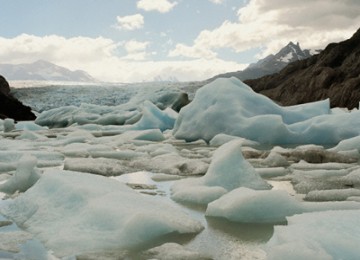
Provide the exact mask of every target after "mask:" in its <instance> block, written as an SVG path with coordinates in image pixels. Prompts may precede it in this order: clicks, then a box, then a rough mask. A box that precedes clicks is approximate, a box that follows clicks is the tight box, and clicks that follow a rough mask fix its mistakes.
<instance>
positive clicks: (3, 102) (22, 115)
mask: <svg viewBox="0 0 360 260" xmlns="http://www.w3.org/2000/svg"><path fill="white" fill-rule="evenodd" d="M0 118H2V119H4V118H13V119H15V120H17V121H25V120H35V118H36V117H35V115H34V114H33V113H32V112H31V108H30V107H28V106H24V105H23V104H22V103H21V102H20V101H18V100H17V99H15V98H14V97H13V96H12V95H11V94H10V86H9V83H8V82H7V81H6V79H5V78H4V77H3V76H1V75H0Z"/></svg>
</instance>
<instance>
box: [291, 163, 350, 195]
mask: <svg viewBox="0 0 360 260" xmlns="http://www.w3.org/2000/svg"><path fill="white" fill-rule="evenodd" d="M350 171H351V169H334V170H331V169H329V170H327V169H325V170H322V169H308V170H295V171H293V172H292V174H291V175H289V177H290V179H291V181H292V183H293V185H294V189H295V190H296V191H297V192H298V193H303V194H306V193H308V192H310V191H315V190H329V189H345V188H348V187H349V186H347V185H346V181H344V180H343V178H344V176H346V175H348V174H349V172H350Z"/></svg>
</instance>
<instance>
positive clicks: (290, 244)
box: [266, 210, 360, 260]
mask: <svg viewBox="0 0 360 260" xmlns="http://www.w3.org/2000/svg"><path fill="white" fill-rule="evenodd" d="M359 214H360V210H348V211H326V212H314V213H306V214H301V215H296V216H292V217H289V218H287V221H288V225H287V226H275V229H274V235H273V236H272V238H271V239H270V241H269V242H268V243H267V247H266V248H267V249H266V250H267V259H274V260H275V259H276V260H278V259H329V260H330V259H358V258H359V255H360V248H359V244H360V237H359V234H360V218H359Z"/></svg>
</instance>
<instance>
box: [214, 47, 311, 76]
mask: <svg viewBox="0 0 360 260" xmlns="http://www.w3.org/2000/svg"><path fill="white" fill-rule="evenodd" d="M309 57H311V53H310V50H307V49H305V50H302V49H301V47H300V45H299V43H297V44H294V43H293V42H289V43H288V44H287V45H286V46H284V47H283V48H282V49H281V50H280V51H279V52H278V53H276V54H270V55H269V56H267V57H265V58H264V59H261V60H259V61H258V62H256V63H252V64H250V65H249V66H248V67H247V68H246V69H244V70H241V71H236V72H228V73H224V74H220V75H216V76H215V77H212V78H211V79H209V80H208V81H213V80H215V79H217V78H230V77H236V78H238V79H240V80H242V81H244V80H247V79H256V78H260V77H262V76H265V75H271V74H274V73H276V72H279V71H280V70H281V69H283V68H284V67H286V66H287V65H288V64H289V63H291V62H294V61H298V60H303V59H307V58H309Z"/></svg>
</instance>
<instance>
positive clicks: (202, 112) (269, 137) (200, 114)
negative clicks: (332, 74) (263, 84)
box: [174, 78, 360, 144]
mask: <svg viewBox="0 0 360 260" xmlns="http://www.w3.org/2000/svg"><path fill="white" fill-rule="evenodd" d="M359 114H360V112H358V111H355V112H351V113H340V114H331V111H330V106H329V100H324V101H319V102H314V103H308V104H303V105H297V106H292V107H281V106H279V105H277V104H275V103H274V102H273V101H271V100H270V99H269V98H267V97H265V96H263V95H260V94H257V93H255V92H254V91H253V90H252V89H251V88H250V87H248V86H247V85H245V84H244V83H242V82H241V81H240V80H238V79H236V78H230V79H217V80H215V81H213V82H211V83H209V84H207V85H205V86H204V87H202V88H201V89H199V90H198V91H197V92H196V95H195V98H194V100H193V101H192V102H191V103H190V104H189V105H187V106H186V107H184V108H183V109H182V110H181V111H180V113H179V117H178V119H177V120H176V123H175V127H174V136H175V137H176V138H179V139H185V140H187V141H194V140H198V139H203V140H205V141H207V142H209V141H210V140H211V139H212V138H213V137H214V136H216V135H217V134H220V133H223V134H228V135H233V136H240V137H243V138H247V139H250V140H253V141H257V142H260V143H270V144H289V143H296V144H299V143H300V144H305V143H313V144H336V143H338V142H339V141H341V140H343V139H346V138H351V137H354V136H357V135H359V134H360V120H358V118H359ZM339 122H341V123H339Z"/></svg>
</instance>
